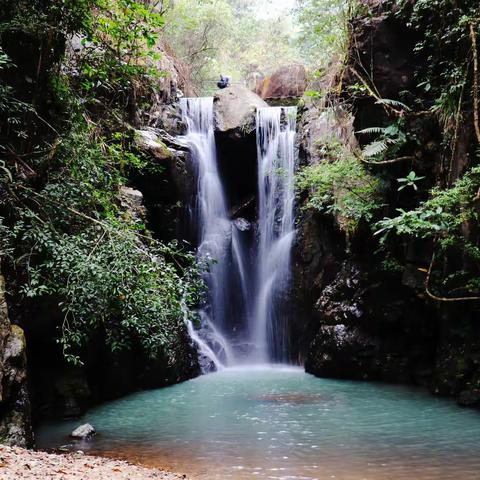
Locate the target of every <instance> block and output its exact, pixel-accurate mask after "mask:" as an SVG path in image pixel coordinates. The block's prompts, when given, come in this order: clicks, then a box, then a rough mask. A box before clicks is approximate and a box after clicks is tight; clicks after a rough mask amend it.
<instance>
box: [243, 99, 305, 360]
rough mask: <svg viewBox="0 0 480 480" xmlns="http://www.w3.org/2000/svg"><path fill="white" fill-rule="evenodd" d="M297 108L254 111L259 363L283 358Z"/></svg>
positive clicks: (255, 325) (285, 353)
mask: <svg viewBox="0 0 480 480" xmlns="http://www.w3.org/2000/svg"><path fill="white" fill-rule="evenodd" d="M296 117H297V109H296V107H271V108H261V109H259V110H258V111H257V156H258V195H259V198H258V205H259V217H258V231H259V244H258V252H257V262H256V266H257V271H256V285H257V295H256V298H255V308H254V315H253V317H252V321H253V322H254V325H253V331H254V340H255V343H256V344H257V345H258V355H259V358H258V360H259V361H266V360H271V359H272V356H273V357H274V358H275V360H280V361H285V360H286V359H287V355H288V338H287V325H286V319H285V316H284V315H282V313H281V312H280V309H279V303H280V295H281V294H282V293H285V292H286V290H287V288H288V285H289V280H290V257H291V249H292V244H293V240H294V236H295V227H294V212H293V211H294V200H295V193H294V173H295V163H296V152H295V135H296Z"/></svg>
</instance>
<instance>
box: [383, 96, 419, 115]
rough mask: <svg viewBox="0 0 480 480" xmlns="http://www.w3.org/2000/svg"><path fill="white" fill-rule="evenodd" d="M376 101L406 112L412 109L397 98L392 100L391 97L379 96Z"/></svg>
mask: <svg viewBox="0 0 480 480" xmlns="http://www.w3.org/2000/svg"><path fill="white" fill-rule="evenodd" d="M376 103H383V104H384V105H389V106H390V107H400V108H403V109H404V110H406V111H407V112H409V111H411V110H412V109H411V108H410V107H409V106H408V105H405V104H404V103H402V102H400V101H398V100H392V99H391V98H380V99H379V100H377V101H376Z"/></svg>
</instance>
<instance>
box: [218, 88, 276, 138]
mask: <svg viewBox="0 0 480 480" xmlns="http://www.w3.org/2000/svg"><path fill="white" fill-rule="evenodd" d="M263 107H268V104H267V103H265V102H264V101H263V100H262V99H261V98H260V97H259V96H258V95H256V94H255V93H253V92H252V91H250V90H249V89H248V88H246V87H243V86H239V85H233V86H230V87H228V88H225V89H223V90H219V91H218V92H217V93H215V96H214V112H215V129H216V131H218V132H222V133H235V134H236V135H238V136H246V135H248V134H249V133H251V132H253V131H254V130H255V120H256V111H257V108H263Z"/></svg>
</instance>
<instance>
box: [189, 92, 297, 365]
mask: <svg viewBox="0 0 480 480" xmlns="http://www.w3.org/2000/svg"><path fill="white" fill-rule="evenodd" d="M180 108H181V112H182V117H183V119H184V121H185V122H186V124H187V133H186V135H185V137H184V141H185V142H186V144H187V145H188V146H189V148H190V151H191V154H192V160H193V162H194V164H195V167H196V169H197V174H198V187H197V206H196V211H197V224H198V231H199V247H198V256H199V257H200V258H201V259H212V260H213V261H214V262H213V263H212V264H211V265H210V268H209V270H208V272H206V274H205V281H206V283H207V286H208V291H209V293H208V295H209V296H208V305H207V308H205V309H204V310H203V311H202V312H200V313H201V323H202V329H201V330H200V331H199V330H196V329H195V328H194V326H193V325H192V323H191V322H190V321H188V320H187V325H188V330H189V333H190V336H191V337H192V339H193V340H194V341H195V343H196V344H197V345H198V347H199V351H200V353H201V354H202V355H203V356H205V357H207V358H208V359H209V360H210V361H211V362H213V363H214V364H215V366H216V368H217V369H221V368H223V367H224V366H232V365H238V364H239V363H267V362H270V361H272V360H273V361H285V360H287V356H288V345H287V343H288V342H287V329H286V324H285V322H286V320H285V317H284V316H283V315H282V313H281V312H280V310H281V309H280V306H279V305H280V295H281V294H282V293H284V292H286V290H287V287H288V284H289V277H290V252H291V248H292V243H293V239H294V234H295V230H294V218H293V208H294V170H295V162H296V155H295V129H296V108H294V107H287V108H283V107H278V108H262V109H259V110H258V112H257V152H258V194H259V218H258V227H257V231H258V242H257V243H256V244H255V247H254V252H253V253H252V252H248V251H247V249H246V248H245V246H244V245H243V243H242V239H241V230H242V225H241V223H242V222H241V220H236V221H232V220H231V219H230V218H229V216H228V210H227V202H226V197H225V192H224V190H223V186H222V183H221V178H220V175H219V171H218V166H217V156H216V148H215V137H214V125H213V99H212V98H184V99H182V100H181V103H180ZM243 222H245V221H243ZM246 223H248V222H246ZM250 255H251V256H252V257H253V258H254V259H255V261H254V262H253V264H252V262H250V261H249V258H250ZM252 265H253V266H252ZM238 287H240V291H241V292H240V294H239V293H238V292H235V291H234V290H235V288H238ZM233 298H236V299H238V298H240V299H241V300H240V303H241V305H240V311H241V312H243V316H244V318H243V323H244V324H245V325H243V326H242V327H243V328H241V329H240V330H242V332H243V333H242V338H241V339H240V343H243V345H244V346H249V347H248V348H247V351H246V352H245V351H244V352H243V353H244V355H243V358H241V355H238V354H235V353H234V348H233V346H232V344H233V343H234V337H235V335H234V332H233V329H234V327H233V326H232V320H231V318H230V315H231V313H232V305H233V303H232V302H233ZM237 323H238V319H237ZM237 327H238V325H237ZM236 335H237V336H238V332H237V333H236ZM236 341H237V342H238V341H239V339H238V338H237V339H236ZM245 356H246V357H247V358H245Z"/></svg>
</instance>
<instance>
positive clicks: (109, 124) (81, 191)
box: [0, 0, 201, 362]
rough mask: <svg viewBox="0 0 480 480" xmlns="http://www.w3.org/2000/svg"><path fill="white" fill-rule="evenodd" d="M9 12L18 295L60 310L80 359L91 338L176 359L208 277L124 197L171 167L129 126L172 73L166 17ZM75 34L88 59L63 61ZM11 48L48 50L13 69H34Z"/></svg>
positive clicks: (65, 335)
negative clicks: (136, 177) (124, 191)
mask: <svg viewBox="0 0 480 480" xmlns="http://www.w3.org/2000/svg"><path fill="white" fill-rule="evenodd" d="M1 14H2V30H1V32H0V34H1V37H0V39H1V42H2V45H4V48H3V50H2V55H1V57H0V58H1V64H0V68H1V69H2V72H1V73H3V75H2V78H3V79H4V80H2V84H1V85H2V87H1V88H2V93H3V95H2V98H3V100H2V104H1V108H2V125H1V134H2V135H1V138H2V142H1V144H2V147H1V152H0V153H1V158H2V160H1V162H2V163H1V171H0V174H1V205H0V207H1V215H2V220H1V221H2V223H1V225H2V226H1V243H2V245H1V252H2V263H3V269H4V270H5V271H7V272H8V274H9V278H10V291H9V294H10V295H11V296H13V297H14V298H18V299H20V300H21V299H22V298H23V299H34V300H35V299H37V300H36V301H38V302H41V301H44V300H47V299H53V300H54V301H57V303H58V306H59V308H60V310H61V311H62V314H63V322H62V325H61V326H60V332H59V342H60V343H61V344H62V347H63V351H64V354H65V356H66V358H67V359H68V360H70V361H73V362H80V361H81V356H82V352H83V347H84V346H85V345H86V343H87V342H88V340H89V338H90V337H91V335H93V334H94V335H97V336H98V335H101V337H102V338H104V341H105V343H106V345H108V346H109V348H110V349H111V350H112V351H114V352H115V351H117V350H122V349H126V348H132V347H134V346H135V347H140V348H141V349H143V350H144V351H145V352H146V353H147V354H148V355H150V356H152V357H155V356H159V355H162V356H164V357H167V358H168V357H169V355H170V354H171V352H172V351H173V350H174V349H175V344H176V342H177V340H178V335H179V334H181V332H182V331H183V329H184V317H185V315H188V311H187V310H186V309H188V307H191V306H192V305H194V304H195V303H196V302H197V301H198V298H197V297H198V295H197V294H198V293H199V291H200V289H201V288H200V287H201V282H200V281H199V278H198V276H197V267H196V265H195V261H194V258H193V256H192V255H190V254H189V253H187V252H186V251H184V249H183V248H181V247H180V246H179V245H178V244H176V243H172V244H168V245H167V244H164V243H161V242H160V241H158V240H155V239H154V238H153V237H152V235H151V234H150V233H149V232H148V231H147V230H146V227H145V225H144V222H143V219H141V218H138V216H136V215H134V214H131V213H129V212H128V211H126V210H125V208H124V207H123V206H122V205H121V199H120V193H119V187H120V186H121V185H125V184H126V183H128V178H129V175H131V174H132V173H134V172H139V171H142V170H145V169H154V170H159V169H161V168H162V167H161V166H159V165H157V164H156V163H155V161H154V160H152V159H150V158H147V157H146V156H144V155H143V154H141V153H140V152H139V151H137V150H136V148H135V147H134V145H133V128H132V126H131V125H132V124H133V123H134V122H135V119H136V116H137V115H138V113H137V112H138V111H139V110H138V109H139V106H138V105H139V103H141V102H140V100H141V101H142V102H146V104H147V105H148V101H149V92H151V91H155V89H156V88H157V86H156V82H157V81H158V78H159V75H161V72H158V71H157V70H156V69H154V68H152V67H153V66H154V64H155V61H156V60H157V59H158V50H157V49H156V42H157V40H158V36H159V33H160V30H159V29H160V27H161V26H162V25H163V17H162V16H161V15H160V13H159V12H158V11H157V10H156V9H155V8H154V7H153V6H150V5H149V4H148V3H143V2H137V1H133V0H118V1H116V0H115V1H113V0H112V1H111V0H95V1H88V0H85V1H82V0H78V1H76V0H72V1H65V2H64V1H58V2H49V3H48V4H44V3H43V2H15V3H13V2H12V3H10V4H8V5H6V6H5V7H3V10H2V12H1ZM27 19H28V21H27ZM72 34H76V35H78V38H79V39H80V40H79V52H78V53H74V52H72V51H70V50H69V49H71V47H67V52H66V53H64V51H65V40H66V37H67V36H68V35H72ZM12 38H13V39H15V41H16V42H19V41H20V48H22V47H23V48H25V47H24V46H25V45H27V46H28V47H30V45H32V46H33V49H34V50H35V49H38V51H39V53H38V54H37V55H38V56H36V57H33V59H32V60H33V62H32V64H29V63H25V64H21V65H16V64H15V61H14V60H13V58H15V57H17V58H18V59H19V60H23V59H22V57H21V52H19V51H18V49H16V47H15V45H14V44H13V45H12V43H11V39H12ZM22 44H23V46H22ZM7 52H11V55H12V58H10V57H9V55H8V54H7ZM31 71H35V72H36V73H37V78H36V79H35V82H34V84H35V87H32V80H31V77H30V76H29V75H31V73H30V72H31Z"/></svg>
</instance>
